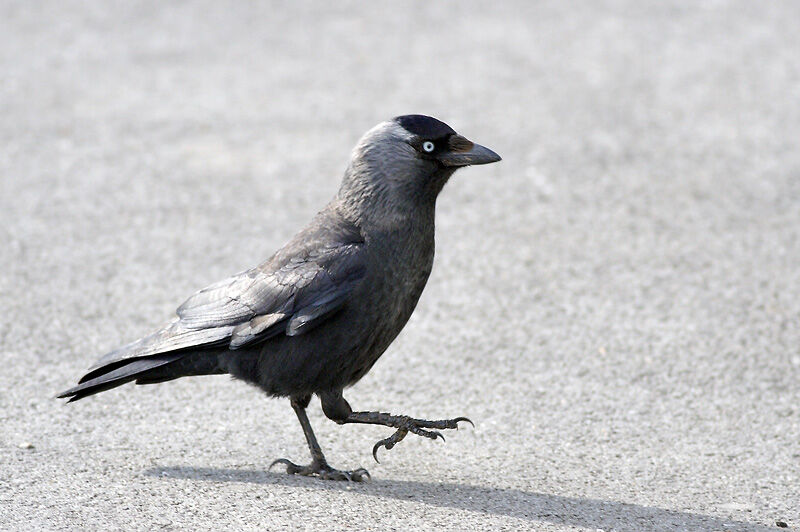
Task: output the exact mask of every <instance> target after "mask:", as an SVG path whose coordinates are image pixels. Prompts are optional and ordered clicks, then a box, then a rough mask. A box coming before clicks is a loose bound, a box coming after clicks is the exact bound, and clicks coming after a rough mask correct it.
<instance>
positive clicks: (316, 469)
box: [269, 397, 370, 482]
mask: <svg viewBox="0 0 800 532" xmlns="http://www.w3.org/2000/svg"><path fill="white" fill-rule="evenodd" d="M309 400H310V397H301V398H292V400H291V401H292V408H293V409H294V412H295V414H297V419H298V420H300V425H301V426H302V427H303V433H304V434H305V436H306V441H307V442H308V449H309V450H310V451H311V463H310V464H309V465H307V466H299V465H297V464H295V463H293V462H290V461H289V460H287V459H286V458H279V459H277V460H275V461H274V462H272V464H270V466H269V468H270V469H272V467H273V466H274V465H275V464H283V465H285V466H286V472H287V473H288V474H290V475H304V476H317V477H319V478H321V479H325V480H349V481H352V482H362V481H364V480H366V479H368V478H370V475H369V472H368V471H367V470H366V469H364V468H359V469H356V470H353V471H339V470H338V469H334V468H332V467H331V466H329V465H328V462H327V460H325V456H324V455H323V454H322V449H321V448H320V446H319V443H317V438H316V436H314V431H313V430H312V429H311V423H310V422H309V421H308V416H307V415H306V407H307V406H308V402H309Z"/></svg>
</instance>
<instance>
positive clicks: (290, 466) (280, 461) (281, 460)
mask: <svg viewBox="0 0 800 532" xmlns="http://www.w3.org/2000/svg"><path fill="white" fill-rule="evenodd" d="M275 464H283V465H285V466H286V472H287V473H288V472H289V470H290V469H296V468H297V464H294V463H292V462H290V461H289V460H287V459H286V458H278V459H277V460H275V461H274V462H272V463H271V464H270V465H269V467H268V468H267V471H272V468H273V467H275Z"/></svg>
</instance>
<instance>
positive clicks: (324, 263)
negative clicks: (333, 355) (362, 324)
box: [178, 242, 366, 349]
mask: <svg viewBox="0 0 800 532" xmlns="http://www.w3.org/2000/svg"><path fill="white" fill-rule="evenodd" d="M365 273H366V262H365V260H364V253H363V243H360V242H355V243H347V244H328V245H324V246H319V247H314V248H312V249H310V250H303V251H302V252H298V253H297V254H295V255H294V256H292V257H291V258H290V259H288V260H286V261H284V262H283V265H282V266H280V267H279V268H276V269H268V270H267V271H265V270H264V269H262V268H256V269H253V270H249V271H247V272H243V273H241V274H239V275H235V276H233V277H231V278H229V279H226V280H225V281H222V282H219V283H216V284H213V285H211V286H209V287H208V288H204V289H203V290H200V291H199V292H197V293H196V294H195V295H193V296H192V297H190V298H189V299H188V300H187V301H186V302H185V303H184V304H183V305H181V306H180V307H179V308H178V317H179V318H180V321H179V323H180V325H181V326H182V327H184V328H186V329H191V330H208V329H212V330H218V329H220V328H224V327H231V326H232V327H234V328H233V330H232V331H231V341H230V347H231V348H233V349H236V348H238V347H241V346H243V345H246V344H249V343H252V342H254V341H257V340H262V339H265V338H268V337H270V336H274V335H277V334H280V333H281V332H284V333H285V334H287V335H288V336H296V335H298V334H303V333H304V332H305V331H308V330H310V329H312V328H313V327H315V326H316V325H319V323H321V322H322V321H324V319H325V318H326V317H327V316H329V315H330V314H331V313H332V312H333V311H335V310H337V309H338V308H340V307H341V306H342V305H343V304H344V303H345V301H346V300H347V298H348V296H349V295H350V293H351V292H352V290H353V289H354V288H355V287H356V286H357V285H358V283H359V282H360V281H361V279H362V278H363V277H364V275H365Z"/></svg>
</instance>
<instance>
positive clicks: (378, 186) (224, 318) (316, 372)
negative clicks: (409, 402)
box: [59, 115, 500, 480]
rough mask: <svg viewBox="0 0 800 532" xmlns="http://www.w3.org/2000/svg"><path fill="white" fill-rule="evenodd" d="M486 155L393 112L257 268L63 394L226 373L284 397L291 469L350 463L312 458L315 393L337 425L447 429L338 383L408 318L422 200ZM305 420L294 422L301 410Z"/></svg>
mask: <svg viewBox="0 0 800 532" xmlns="http://www.w3.org/2000/svg"><path fill="white" fill-rule="evenodd" d="M498 160H500V157H499V156H497V154H495V153H494V152H492V151H491V150H488V149H487V148H484V147H482V146H480V145H477V144H473V143H472V142H470V141H468V140H467V139H465V138H464V137H462V136H460V135H458V134H456V133H455V131H453V130H452V128H450V127H449V126H447V125H446V124H444V123H443V122H440V121H438V120H436V119H434V118H431V117H426V116H422V115H406V116H402V117H398V118H396V119H394V120H390V121H387V122H383V123H381V124H379V125H378V126H376V127H375V128H373V129H372V130H370V131H369V132H367V133H366V134H365V135H364V136H363V137H362V139H361V140H360V141H359V143H358V144H357V145H356V147H355V149H354V150H353V154H352V158H351V161H350V164H349V166H348V168H347V170H346V172H345V176H344V179H343V181H342V185H341V188H340V190H339V192H338V194H337V195H336V196H335V197H334V199H333V200H332V201H331V202H330V203H329V204H328V205H327V206H326V207H325V208H324V209H323V210H322V211H321V212H320V213H319V214H317V216H316V217H315V218H314V219H313V220H312V221H311V223H310V224H309V225H308V226H307V227H306V228H305V229H303V230H302V231H300V232H299V233H298V234H297V235H296V236H295V237H294V238H292V239H291V240H290V241H289V242H288V243H287V244H286V245H285V246H284V247H283V248H281V249H280V250H279V251H278V252H277V253H275V254H274V255H273V256H272V257H271V258H270V259H268V260H267V261H266V262H264V263H262V264H261V265H259V266H257V267H256V268H253V269H251V270H247V271H245V272H242V273H240V274H237V275H234V276H233V277H230V278H228V279H225V280H223V281H221V282H218V283H215V284H213V285H211V286H209V287H207V288H204V289H203V290H200V291H199V292H197V293H196V294H194V295H193V296H192V297H190V298H189V299H188V300H186V302H184V303H183V304H182V305H181V306H180V307H179V308H178V310H177V318H176V319H175V320H174V321H173V322H171V323H170V324H168V325H167V326H165V327H164V328H162V329H161V330H159V331H157V332H156V333H154V334H151V335H150V336H147V337H145V338H142V339H140V340H138V341H136V342H133V343H131V344H128V345H125V346H123V347H121V348H119V349H117V350H115V351H112V352H111V353H108V354H107V355H105V356H104V357H102V358H101V359H100V360H99V361H98V362H97V364H96V365H95V366H94V367H93V368H91V369H90V370H89V372H88V373H87V374H86V375H84V376H83V378H81V380H80V381H79V384H78V385H77V386H75V387H74V388H71V389H70V390H67V391H65V392H63V393H62V394H60V395H59V397H69V398H70V401H75V400H78V399H82V398H83V397H86V396H89V395H92V394H95V393H98V392H101V391H104V390H107V389H110V388H113V387H116V386H119V385H121V384H124V383H126V382H130V381H135V382H136V383H137V384H151V383H156V382H164V381H167V380H171V379H175V378H178V377H183V376H189V375H209V374H220V373H229V374H231V375H233V376H235V377H237V378H239V379H242V380H244V381H247V382H250V383H252V384H255V385H257V386H259V387H260V388H261V389H263V390H264V391H265V392H266V393H268V394H270V395H273V396H288V397H290V398H291V399H292V406H293V407H294V408H295V411H296V412H297V415H298V417H299V419H300V422H301V424H302V425H303V430H304V432H305V433H306V437H307V439H308V443H309V446H310V448H311V451H312V456H313V459H314V460H313V462H312V464H311V465H310V466H307V467H300V466H296V465H294V464H292V463H291V462H288V461H287V460H281V461H280V462H281V463H284V464H286V465H287V469H288V470H289V472H291V473H300V474H314V475H319V476H321V477H324V478H348V479H351V480H360V479H362V478H363V477H364V476H365V475H366V472H365V471H364V470H358V471H355V472H350V473H347V472H340V471H336V470H334V469H332V468H330V466H328V465H327V463H326V462H325V459H324V457H323V456H322V452H321V451H320V450H319V446H318V445H316V439H315V438H314V436H313V432H311V427H310V425H309V424H308V420H307V418H305V407H306V406H307V404H308V401H309V399H310V397H311V395H313V394H317V395H318V396H319V397H320V399H321V401H322V406H323V410H324V412H325V414H326V415H327V416H328V417H329V418H331V419H333V420H335V421H337V422H338V423H377V424H383V425H387V426H392V427H395V428H397V429H398V430H397V432H396V433H395V434H394V435H393V436H392V437H390V438H387V439H386V440H382V441H381V442H378V444H376V446H375V448H374V449H373V452H375V451H377V449H378V447H379V446H380V445H383V446H385V447H387V448H391V447H392V446H393V445H394V444H395V443H397V441H400V440H401V439H402V438H403V437H404V436H405V434H406V433H407V432H414V433H416V434H420V435H423V436H427V437H433V438H435V437H437V436H438V433H436V432H433V431H428V430H425V429H429V428H439V429H441V428H455V424H456V423H457V421H458V420H459V419H464V418H459V419H457V420H443V421H434V422H431V421H425V420H415V419H412V418H407V417H405V416H390V415H388V414H378V413H371V412H352V410H351V409H350V406H349V405H348V404H347V402H346V401H345V400H344V398H343V397H342V390H343V389H344V388H345V387H347V386H349V385H352V384H354V383H355V382H357V381H358V380H359V379H360V378H361V377H363V376H364V374H366V372H367V371H369V369H370V368H371V367H372V365H373V364H374V363H375V362H376V361H377V359H378V358H379V357H380V355H381V354H382V353H383V352H384V351H385V350H386V348H387V347H388V346H389V344H390V343H391V342H392V340H394V338H395V337H396V336H397V334H398V333H399V332H400V330H401V329H402V328H403V326H404V325H405V323H406V322H407V321H408V319H409V317H410V316H411V313H412V312H413V310H414V307H415V306H416V304H417V301H418V300H419V297H420V295H421V293H422V290H423V288H424V286H425V283H426V281H427V279H428V276H429V274H430V272H431V267H432V265H433V255H434V209H435V205H436V197H437V196H438V194H439V192H440V191H441V189H442V187H443V186H444V185H445V183H446V182H447V180H448V179H449V178H450V176H451V175H452V173H453V172H454V171H455V170H456V169H457V168H458V167H460V166H466V165H469V164H485V163H490V162H495V161H498ZM304 419H305V420H304Z"/></svg>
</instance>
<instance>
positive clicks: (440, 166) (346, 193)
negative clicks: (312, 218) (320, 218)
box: [339, 115, 500, 208]
mask: <svg viewBox="0 0 800 532" xmlns="http://www.w3.org/2000/svg"><path fill="white" fill-rule="evenodd" d="M499 160H500V156H499V155H497V154H496V153H495V152H493V151H492V150H490V149H489V148H486V147H484V146H481V145H480V144H476V143H474V142H472V141H470V140H468V139H467V138H466V137H463V136H461V135H459V134H458V133H456V132H455V131H454V130H453V128H451V127H450V126H448V125H447V124H445V123H444V122H442V121H440V120H437V119H435V118H432V117H430V116H424V115H403V116H398V117H396V118H394V119H392V120H388V121H386V122H381V123H380V124H378V125H377V126H375V127H374V128H372V129H370V130H369V131H367V132H366V133H365V134H364V136H363V137H361V140H359V141H358V144H356V147H355V148H354V149H353V153H352V157H351V160H350V165H349V166H348V169H347V172H346V174H345V178H344V181H343V182H342V188H341V190H340V191H339V196H340V198H342V199H346V200H351V201H357V202H358V203H359V204H362V205H364V204H373V205H374V204H384V205H386V206H387V207H397V208H404V207H416V206H419V205H421V204H430V205H433V204H434V203H435V201H436V196H437V195H438V194H439V192H440V191H441V190H442V187H444V185H445V183H447V180H448V179H449V178H450V176H451V175H453V172H455V171H456V170H457V169H458V168H461V167H464V166H470V165H476V164H488V163H494V162H497V161H499Z"/></svg>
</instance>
